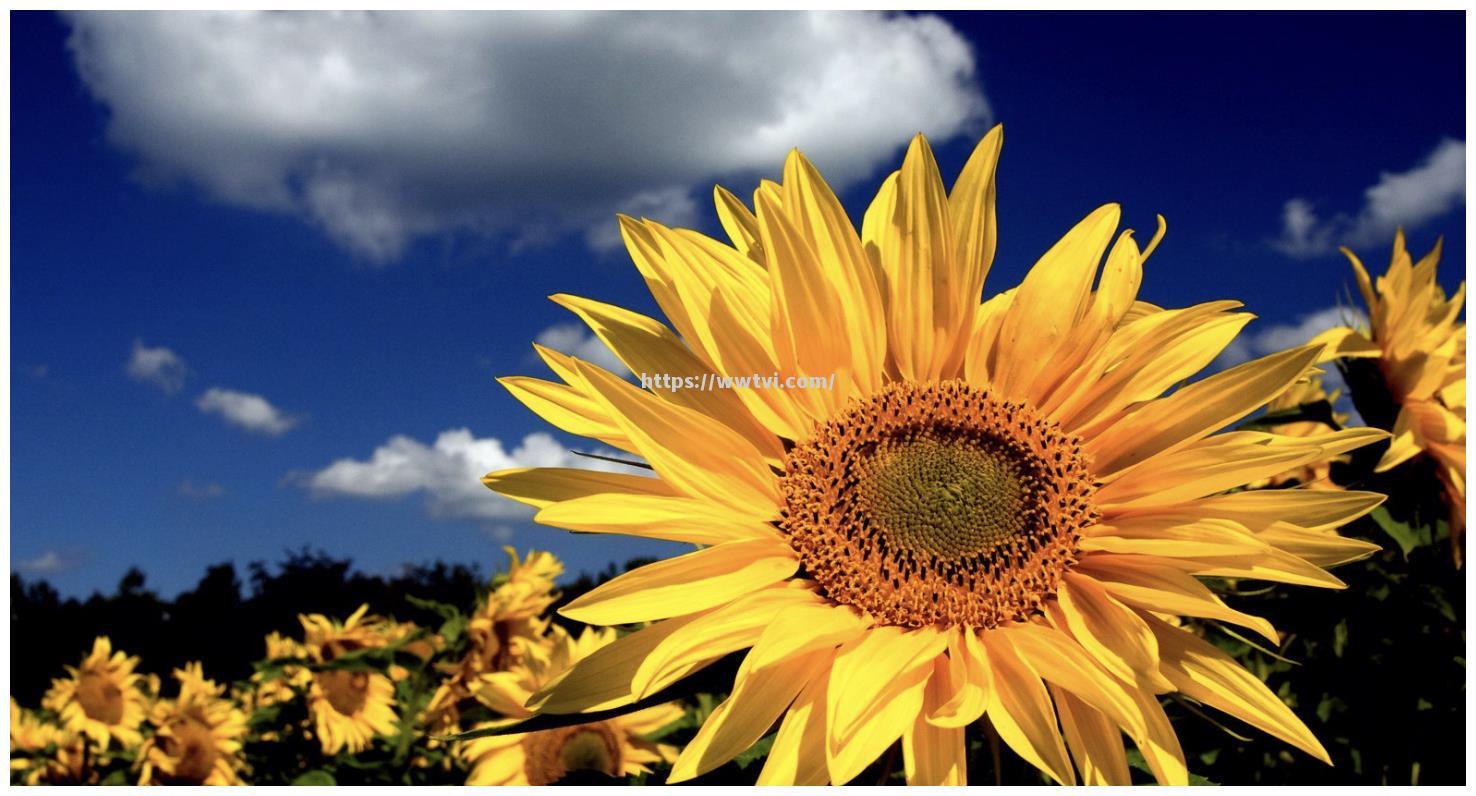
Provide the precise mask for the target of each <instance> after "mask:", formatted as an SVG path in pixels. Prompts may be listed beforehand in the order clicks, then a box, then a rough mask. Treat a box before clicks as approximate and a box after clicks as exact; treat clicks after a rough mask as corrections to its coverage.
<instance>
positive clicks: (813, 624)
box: [743, 589, 867, 668]
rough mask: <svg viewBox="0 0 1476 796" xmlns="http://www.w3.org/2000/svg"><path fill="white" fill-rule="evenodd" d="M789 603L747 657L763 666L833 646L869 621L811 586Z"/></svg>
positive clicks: (748, 663)
mask: <svg viewBox="0 0 1476 796" xmlns="http://www.w3.org/2000/svg"><path fill="white" fill-rule="evenodd" d="M801 591H802V596H799V597H796V598H795V599H794V600H792V601H790V602H789V603H787V604H786V606H785V608H784V610H783V611H782V612H781V613H779V614H778V615H777V616H775V617H773V619H772V620H771V621H770V622H769V624H768V627H767V628H765V629H764V631H763V636H762V637H761V638H760V639H759V640H758V641H757V642H756V643H755V644H754V645H753V650H752V651H750V652H749V654H748V657H747V658H745V659H744V660H743V665H744V666H745V667H749V668H762V667H764V666H769V665H771V664H774V663H777V662H779V661H783V660H786V659H788V658H792V657H794V656H796V655H802V654H806V653H809V652H812V651H814V650H817V649H833V648H835V647H836V646H838V645H841V644H845V643H847V642H849V641H852V640H854V639H856V638H857V637H859V636H860V635H861V634H863V633H865V632H866V630H867V623H866V621H865V620H864V619H863V618H862V616H861V615H860V613H858V612H857V611H856V610H855V609H853V608H850V607H847V606H843V605H835V604H833V603H830V602H829V601H827V600H824V599H823V598H821V597H820V596H819V595H817V594H815V593H814V592H813V591H810V590H808V589H804V590H801Z"/></svg>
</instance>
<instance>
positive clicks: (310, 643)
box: [298, 605, 396, 755]
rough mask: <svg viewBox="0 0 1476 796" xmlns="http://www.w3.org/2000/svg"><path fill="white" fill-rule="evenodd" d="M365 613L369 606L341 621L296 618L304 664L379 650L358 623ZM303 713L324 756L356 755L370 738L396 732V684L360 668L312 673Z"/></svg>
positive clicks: (376, 638)
mask: <svg viewBox="0 0 1476 796" xmlns="http://www.w3.org/2000/svg"><path fill="white" fill-rule="evenodd" d="M368 611H369V606H368V605H361V606H359V610H357V611H355V612H354V613H353V615H352V616H350V617H349V618H348V619H346V620H344V621H343V622H337V621H335V620H332V619H329V618H328V617H326V616H323V615H322V614H312V615H310V616H301V617H298V619H299V621H301V622H302V628H303V644H304V646H305V647H306V649H307V652H308V657H309V659H311V660H312V661H313V662H315V663H317V664H327V663H332V662H334V661H337V660H339V659H340V658H341V657H342V656H344V655H346V654H348V653H352V652H357V651H359V650H363V649H371V648H375V647H382V646H384V644H385V643H386V642H385V640H384V637H383V635H381V634H380V633H379V632H378V631H377V630H376V628H375V627H374V625H373V624H372V623H370V624H367V625H366V624H365V623H364V621H363V620H364V617H365V614H366V613H368ZM308 710H309V711H310V712H311V714H312V718H313V728H314V730H315V731H316V732H317V734H318V742H319V743H320V744H321V745H322V747H323V754H325V755H336V754H338V753H339V752H340V751H343V750H347V751H348V752H349V753H350V754H357V753H359V752H361V751H363V750H364V749H367V748H368V747H369V744H370V742H371V741H373V740H374V738H375V737H378V736H384V735H389V734H391V733H393V732H394V731H395V720H396V719H395V684H394V683H393V682H391V681H390V679H389V677H386V676H385V675H384V674H381V673H380V672H376V671H369V670H365V669H360V668H338V669H324V670H320V671H315V672H313V674H312V682H311V683H310V684H309V685H308Z"/></svg>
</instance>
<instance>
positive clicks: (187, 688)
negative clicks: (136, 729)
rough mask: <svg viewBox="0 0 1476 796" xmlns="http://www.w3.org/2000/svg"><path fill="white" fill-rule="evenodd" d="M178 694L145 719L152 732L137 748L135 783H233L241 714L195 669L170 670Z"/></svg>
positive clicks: (242, 727) (235, 782) (236, 775)
mask: <svg viewBox="0 0 1476 796" xmlns="http://www.w3.org/2000/svg"><path fill="white" fill-rule="evenodd" d="M174 678H175V680H176V681H178V683H179V695H178V696H177V697H176V698H174V699H173V700H160V701H159V702H157V703H156V704H155V705H154V708H153V710H152V712H151V714H150V716H149V721H150V723H151V724H152V725H153V726H154V734H153V736H152V737H150V738H149V739H148V740H147V741H145V742H144V744H143V747H142V748H141V749H140V750H139V756H138V769H139V784H140V785H165V784H178V785H239V784H241V778H240V771H241V769H242V768H243V767H244V762H243V761H242V760H241V759H240V751H241V744H242V741H243V739H244V738H245V736H246V714H244V713H243V712H242V711H241V709H240V708H238V707H237V706H236V705H235V704H234V703H233V702H232V701H231V700H229V699H226V698H225V696H224V695H225V692H226V688H225V686H224V685H221V684H218V683H216V682H215V681H213V680H209V679H207V678H206V677H205V675H204V671H203V669H202V667H201V665H200V664H199V663H198V662H196V663H190V664H187V665H186V666H185V667H184V668H183V669H176V670H175V671H174Z"/></svg>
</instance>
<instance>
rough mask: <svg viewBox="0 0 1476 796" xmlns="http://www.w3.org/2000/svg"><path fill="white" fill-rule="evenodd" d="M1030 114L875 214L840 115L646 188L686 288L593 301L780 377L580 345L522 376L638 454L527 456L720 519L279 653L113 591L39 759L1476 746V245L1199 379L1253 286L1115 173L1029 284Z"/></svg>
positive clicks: (543, 398) (898, 778)
mask: <svg viewBox="0 0 1476 796" xmlns="http://www.w3.org/2000/svg"><path fill="white" fill-rule="evenodd" d="M1002 144H1003V132H1002V130H1001V129H1000V128H995V129H994V130H992V131H991V132H990V133H989V134H988V135H986V136H985V137H984V138H983V139H982V140H981V141H980V142H979V143H978V146H977V148H976V149H975V150H974V152H973V155H972V157H970V158H969V160H968V162H967V163H966V164H965V166H964V167H963V170H962V172H961V173H960V174H959V175H958V176H957V178H956V180H954V181H953V182H952V185H951V188H950V187H945V184H944V182H943V177H942V175H941V174H940V173H939V169H938V166H937V164H936V162H935V161H934V158H933V154H932V151H931V149H930V147H929V144H928V142H927V141H926V140H925V139H924V138H923V137H922V136H920V135H919V136H918V137H916V138H915V139H913V140H912V142H911V144H910V146H909V147H908V148H907V151H906V155H905V158H904V160H903V162H902V163H901V164H900V168H899V169H898V170H897V171H895V172H893V173H892V174H891V176H890V177H888V178H887V179H886V180H885V181H884V182H883V183H882V184H881V185H880V186H879V188H878V190H877V193H876V196H875V199H874V201H873V202H872V203H871V205H870V207H869V208H868V209H867V211H866V212H865V214H864V216H863V217H862V218H861V219H860V224H859V226H858V225H857V224H856V223H854V222H853V221H852V220H851V219H850V218H849V217H848V216H847V214H846V212H845V211H844V209H843V207H842V206H841V203H840V201H839V200H838V199H837V198H836V196H835V194H834V193H833V192H832V191H831V189H830V188H829V187H828V186H827V184H826V182H825V181H824V179H823V178H822V177H821V176H820V174H819V172H818V170H816V168H815V167H814V166H813V165H812V164H811V163H810V162H809V161H808V160H807V159H806V158H805V157H804V156H803V155H801V154H800V153H799V152H797V151H795V152H793V153H792V154H791V155H790V156H789V158H788V159H787V160H786V161H785V162H784V164H783V169H782V180H781V181H778V182H770V181H765V182H763V183H762V184H761V185H760V186H759V187H758V189H757V190H756V191H755V192H754V195H753V200H752V202H751V203H750V202H745V201H744V200H743V199H741V198H740V197H738V196H737V195H735V194H733V193H730V192H728V191H726V190H724V189H722V188H719V189H717V191H716V194H715V200H716V213H717V216H718V218H719V220H720V221H721V224H722V227H723V228H724V230H725V231H726V232H727V234H728V238H729V241H727V242H721V241H718V240H714V239H712V238H709V237H706V236H704V235H701V234H698V233H696V232H694V231H691V230H684V229H674V228H671V227H667V226H665V225H663V224H661V223H659V222H658V221H655V220H649V219H641V220H637V219H633V218H627V217H622V218H621V228H622V232H623V235H624V241H625V244H626V248H627V250H628V251H629V253H630V256H631V259H632V260H633V261H634V263H635V265H636V268H637V271H638V273H639V277H640V278H641V279H643V280H644V281H645V283H646V285H647V286H648V287H649V288H650V291H651V293H652V295H653V296H654V298H655V299H656V302H657V304H659V305H660V308H661V310H662V312H663V314H664V315H665V322H663V321H662V320H659V319H656V318H651V317H647V316H644V315H640V314H638V313H635V312H632V311H630V310H627V309H624V308H621V307H617V306H613V305H609V304H604V303H601V302H598V301H593V300H590V299H585V298H579V297H576V296H572V295H566V294H559V295H556V296H554V297H553V299H554V301H556V302H557V303H559V304H560V305H562V306H564V307H566V308H568V309H570V310H571V311H573V312H574V313H575V314H577V315H578V316H579V317H580V318H581V319H583V320H584V321H585V322H586V323H587V324H588V325H589V327H590V329H591V331H592V332H593V333H594V334H595V335H596V336H598V338H599V339H600V340H601V341H603V343H604V344H605V345H606V346H607V347H608V348H609V349H610V350H611V351H612V352H613V353H614V354H615V355H616V356H617V357H618V358H619V359H620V360H621V361H622V362H624V363H625V364H626V365H627V366H628V367H629V369H630V370H631V371H632V372H633V373H635V374H663V375H666V376H671V377H675V378H677V379H686V378H691V377H705V376H707V375H712V374H716V375H719V376H723V377H734V376H742V375H744V374H749V373H753V374H769V373H772V374H774V375H775V377H776V379H777V382H776V384H778V385H780V386H767V385H761V384H749V385H739V386H733V387H732V388H731V389H717V390H698V389H689V390H657V389H649V390H648V389H643V388H642V387H640V386H638V385H636V384H633V383H632V382H631V381H630V380H627V379H624V378H622V377H620V376H618V375H615V374H613V373H611V372H610V371H608V370H606V369H604V368H601V367H599V366H597V365H595V364H593V363H591V362H588V361H585V360H583V359H579V358H576V357H573V356H569V355H568V354H565V353H561V352H559V351H555V350H553V349H551V348H547V347H544V346H537V347H536V348H537V351H538V354H539V356H540V357H542V359H543V361H544V362H545V363H546V364H547V365H548V366H549V368H550V370H551V371H552V372H553V373H554V374H555V375H556V376H557V380H546V379H542V378H531V377H521V376H510V377H507V378H505V379H503V380H502V383H503V384H504V386H505V387H506V388H507V389H508V390H509V391H510V392H511V393H512V395H513V396H514V397H516V398H517V399H518V400H519V401H521V402H522V403H523V404H525V405H526V406H527V407H528V408H529V409H531V410H532V411H533V412H534V413H536V414H537V415H539V416H540V417H542V418H543V419H544V420H546V421H547V422H548V423H550V424H551V425H553V426H555V427H557V428H558V429H561V430H562V431H564V432H567V433H569V434H572V435H577V436H581V437H586V438H588V439H590V440H593V441H594V443H595V444H598V445H599V446H601V448H600V450H602V451H605V452H607V453H608V455H606V453H600V454H597V455H596V456H594V457H592V458H591V459H590V462H591V466H590V468H588V469H580V468H518V469H510V470H502V471H498V472H493V473H489V474H487V475H486V476H485V478H484V479H483V483H484V484H485V485H486V486H487V487H488V488H490V489H491V490H493V491H494V492H497V493H499V494H501V495H503V496H505V497H507V498H510V499H512V500H515V501H519V502H521V503H524V504H527V505H529V506H531V507H532V508H533V509H534V510H536V512H537V514H536V516H535V520H536V521H537V522H538V523H540V524H543V525H547V526H551V527H553V528H560V529H565V530H568V531H575V532H579V533H613V534H625V535H630V536H637V537H645V538H655V539H664V540H669V541H675V542H681V543H686V544H689V545H691V546H692V551H691V552H687V553H685V554H682V555H678V556H675V557H672V558H668V559H664V560H659V561H654V562H644V563H641V564H639V565H634V566H629V567H627V568H626V571H624V572H622V573H620V574H616V573H615V572H613V571H612V572H609V573H607V574H606V575H605V576H603V577H601V578H598V579H588V578H586V579H583V580H580V581H577V582H574V583H572V584H570V583H563V585H562V586H561V583H562V581H561V578H562V577H563V575H564V567H563V565H562V563H561V562H560V561H559V559H558V558H557V557H555V556H554V555H553V554H551V553H549V552H546V551H537V550H534V551H527V552H524V553H521V554H520V553H519V552H517V551H514V550H512V549H509V550H508V553H509V556H510V560H509V562H508V564H507V566H506V569H505V570H504V571H502V572H500V573H499V574H497V575H496V576H495V577H493V578H491V579H490V581H489V582H486V583H479V584H476V585H475V586H474V587H472V593H471V594H466V595H462V596H457V595H456V594H455V593H454V590H451V591H443V592H440V593H437V594H434V595H432V594H429V593H424V594H417V593H414V591H413V589H409V588H407V589H405V590H404V591H403V593H400V594H396V595H394V596H395V598H396V599H397V600H398V602H397V605H398V606H400V607H401V608H404V609H405V611H406V614H407V615H406V616H396V615H391V613H388V612H386V611H389V610H390V609H388V608H386V607H385V606H383V605H376V604H373V603H372V601H366V602H364V603H363V604H362V605H359V607H357V609H356V610H348V611H345V612H342V613H340V614H330V613H313V612H309V611H307V610H304V611H302V612H301V613H300V615H299V616H298V618H297V622H296V624H295V625H283V626H280V627H277V628H275V629H273V630H271V631H270V632H269V633H268V634H267V635H265V637H264V638H262V639H260V641H259V643H258V641H257V639H255V638H252V639H250V642H251V643H252V644H253V645H256V653H255V655H254V656H253V657H254V661H253V662H251V663H250V666H249V668H246V667H245V664H246V661H241V662H240V664H241V668H240V669H239V671H242V672H245V674H244V676H241V677H237V676H235V675H234V674H231V675H229V676H228V675H227V674H223V673H220V672H214V671H211V670H210V668H209V667H208V666H204V665H202V663H201V662H200V661H201V660H203V654H204V653H203V651H202V653H201V655H202V657H194V658H192V657H190V652H189V650H190V642H191V637H190V634H189V633H188V632H184V633H180V634H177V637H175V638H172V639H170V640H169V641H168V642H167V643H168V644H169V645H171V646H170V648H171V650H172V652H171V659H176V660H180V661H182V663H181V665H178V666H177V667H169V670H167V671H165V670H162V669H160V668H156V666H155V665H154V663H153V662H151V661H150V660H147V659H144V658H140V657H135V656H133V655H130V654H129V650H128V649H126V648H125V647H124V646H123V645H122V644H121V643H118V642H119V639H120V638H121V637H122V636H121V635H119V634H118V633H115V632H114V630H113V629H112V628H110V627H107V626H98V627H95V628H91V627H89V628H85V632H86V633H87V634H88V635H89V636H95V640H93V641H92V643H91V646H90V647H88V648H85V649H77V650H74V651H69V653H68V654H69V655H72V657H70V658H69V660H70V661H72V662H71V663H69V664H68V665H66V666H65V667H64V668H63V669H62V670H60V671H55V672H51V673H50V674H49V677H50V678H51V679H50V682H49V685H47V686H46V687H45V688H44V694H43V695H42V696H41V697H40V699H39V701H38V702H35V703H24V704H23V703H20V702H18V701H17V700H16V699H14V698H12V701H11V725H10V726H11V776H12V781H13V782H17V783H26V784H41V783H54V784H124V783H130V784H131V783H137V784H181V783H183V784H212V785H230V784H242V783H254V784H299V785H317V784H321V785H326V784H333V783H343V784H369V783H386V784H389V783H393V784H451V783H466V784H480V785H546V784H555V783H564V784H569V783H600V784H661V783H681V782H691V783H715V784H802V785H804V784H827V783H830V784H888V783H891V784H903V783H906V784H1047V783H1052V782H1054V783H1060V784H1067V785H1070V784H1077V783H1080V784H1116V785H1122V784H1150V783H1155V782H1156V783H1160V784H1168V785H1185V784H1312V783H1321V784H1356V783H1363V784H1428V783H1458V782H1463V781H1464V779H1465V768H1464V766H1465V763H1464V760H1465V755H1464V723H1465V714H1464V702H1465V688H1466V686H1465V657H1464V656H1465V616H1464V608H1463V606H1464V603H1465V593H1464V570H1463V568H1462V567H1463V563H1464V562H1463V558H1464V531H1465V442H1466V440H1465V404H1466V395H1465V355H1466V352H1465V324H1464V321H1463V317H1464V316H1463V309H1464V306H1465V288H1464V285H1462V287H1461V288H1460V289H1458V290H1457V291H1455V293H1454V295H1450V296H1447V295H1446V293H1445V292H1444V291H1443V289H1442V288H1441V286H1440V283H1439V282H1438V281H1437V279H1436V276H1437V269H1438V267H1439V264H1440V247H1439V245H1438V244H1437V245H1436V246H1435V247H1434V249H1433V250H1431V251H1429V252H1428V253H1426V254H1424V255H1423V256H1420V257H1418V258H1416V257H1415V256H1414V255H1412V254H1411V253H1410V252H1409V251H1408V250H1407V248H1406V242H1405V240H1404V237H1403V235H1402V234H1400V235H1399V236H1398V237H1396V238H1395V239H1394V240H1393V241H1392V255H1391V257H1390V260H1389V262H1388V263H1387V264H1383V263H1380V264H1379V265H1378V266H1377V267H1374V268H1370V267H1368V266H1366V265H1365V264H1364V263H1362V262H1360V261H1359V260H1358V258H1356V257H1354V256H1353V255H1352V253H1351V252H1348V256H1349V259H1350V260H1351V267H1352V268H1351V274H1350V277H1351V282H1352V284H1353V285H1354V286H1355V288H1356V292H1354V291H1349V293H1350V298H1349V301H1348V302H1347V303H1346V309H1347V313H1346V320H1347V324H1346V325H1344V326H1339V327H1337V328H1333V329H1331V330H1328V331H1326V332H1324V333H1322V334H1319V335H1318V336H1316V337H1315V338H1314V339H1311V340H1308V341H1305V342H1304V343H1303V344H1300V345H1297V346H1295V347H1292V348H1288V349H1286V350H1283V351H1278V352H1274V353H1271V354H1268V355H1266V356H1264V357H1261V358H1259V359H1252V360H1250V361H1248V362H1245V363H1243V364H1239V365H1235V366H1233V367H1229V368H1225V369H1222V370H1218V371H1216V372H1211V373H1209V375H1202V376H1200V375H1198V374H1200V373H1201V372H1202V371H1206V370H1207V369H1210V370H1213V369H1211V368H1210V366H1211V365H1212V363H1214V362H1215V361H1216V358H1217V357H1218V356H1219V355H1220V354H1221V352H1222V351H1224V350H1225V349H1226V347H1227V346H1229V345H1230V344H1231V342H1232V341H1233V340H1234V339H1235V338H1236V336H1237V334H1239V332H1240V331H1241V330H1242V328H1243V327H1244V326H1245V324H1246V323H1247V322H1248V321H1249V320H1250V318H1251V316H1250V315H1249V314H1248V313H1245V312H1241V311H1239V308H1240V304H1239V303H1238V302H1236V301H1230V300H1222V301H1210V302H1207V303H1204V304H1199V305H1195V306H1190V307H1183V308H1166V307H1160V306H1156V305H1154V304H1151V303H1148V302H1145V301H1142V300H1140V299H1139V298H1138V294H1139V289H1140V287H1141V286H1142V285H1143V283H1144V282H1145V281H1148V280H1151V278H1152V269H1151V268H1147V267H1145V266H1146V263H1147V262H1148V261H1149V259H1150V258H1151V257H1152V256H1153V253H1154V251H1155V249H1156V248H1157V246H1158V243H1159V241H1160V240H1161V239H1162V238H1163V236H1164V234H1165V230H1166V226H1165V224H1164V222H1163V220H1162V219H1160V222H1159V228H1158V229H1157V230H1156V231H1155V233H1154V234H1153V235H1152V236H1151V237H1149V239H1148V241H1147V243H1146V245H1142V246H1140V245H1139V243H1138V242H1137V240H1136V239H1135V237H1134V234H1133V232H1132V231H1131V230H1121V231H1119V229H1118V227H1119V222H1120V215H1121V214H1120V210H1119V208H1118V207H1117V206H1116V205H1111V204H1109V205H1103V206H1102V207H1100V208H1098V209H1096V210H1094V211H1093V212H1091V213H1090V214H1088V215H1087V216H1086V217H1085V218H1084V219H1082V220H1081V221H1080V222H1079V223H1078V224H1077V225H1076V226H1075V227H1073V228H1072V229H1070V230H1069V231H1067V232H1066V233H1065V235H1064V236H1063V237H1062V238H1061V240H1060V241H1059V242H1058V243H1057V244H1056V245H1055V246H1053V247H1052V248H1050V250H1048V251H1047V252H1046V253H1045V254H1044V255H1043V256H1042V257H1041V258H1040V260H1039V261H1038V262H1037V263H1036V264H1035V266H1034V267H1033V268H1032V269H1031V270H1030V271H1029V272H1028V274H1027V275H1026V276H1025V277H1024V279H1023V280H1022V281H1021V282H1020V284H1018V285H1009V286H997V285H993V284H992V283H991V284H988V285H987V286H986V277H987V276H988V274H989V270H990V266H991V264H992V262H993V259H994V251H995V240H996V234H997V221H996V212H995V198H996V194H995V168H996V164H997V162H998V158H999V157H1000V153H1001V150H1002ZM1155 264H1157V263H1155ZM1211 287H1212V286H1211ZM1338 289H1339V286H1338V285H1330V286H1329V294H1330V295H1336V294H1337V293H1338ZM1211 292H1212V291H1211ZM981 297H987V298H985V299H984V300H983V301H982V303H981ZM668 324H669V325H668ZM798 377H806V378H819V379H825V378H831V379H832V383H833V384H834V388H833V389H829V390H807V389H790V388H787V387H785V386H783V385H784V384H789V385H793V384H795V383H796V381H794V379H797V378H798ZM786 380H789V381H786ZM800 383H803V382H802V381H801V382H800ZM596 468H598V469H596ZM564 541H565V543H566V544H570V545H577V544H579V538H578V537H577V536H575V537H570V538H567V539H565V540H564ZM15 595H16V586H15V585H14V582H13V588H12V596H13V602H16V603H17V604H19V603H21V602H24V601H22V600H17V599H15ZM21 596H22V597H24V596H25V593H24V590H22V595H21ZM381 596H382V597H383V598H384V599H389V597H388V596H387V595H381ZM350 597H352V595H350ZM365 597H366V600H367V597H368V595H365ZM458 600H460V601H458ZM356 604H357V602H356ZM411 611H413V612H414V614H415V617H416V618H415V619H414V620H413V621H412V620H411V619H409V618H408V615H409V612H411ZM96 615H101V613H98V614H96ZM17 621H19V620H18V619H17V614H16V613H15V609H14V608H13V612H12V628H13V629H14V628H15V627H16V623H17ZM118 621H120V622H126V621H127V619H126V617H124V618H121V619H119V620H118ZM202 621H209V620H204V619H202ZM213 621H216V622H223V623H229V622H230V618H229V616H220V617H213ZM121 630H122V628H119V631H120V632H121ZM17 649H18V650H19V649H21V647H19V646H18V647H17ZM15 654H23V653H21V652H17V653H15ZM37 690H38V691H39V690H41V689H37Z"/></svg>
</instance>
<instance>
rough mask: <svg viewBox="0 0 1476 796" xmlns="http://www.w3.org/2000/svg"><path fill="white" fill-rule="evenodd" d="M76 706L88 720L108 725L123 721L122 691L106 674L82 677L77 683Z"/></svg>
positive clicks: (92, 674) (95, 673)
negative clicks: (79, 706) (78, 706)
mask: <svg viewBox="0 0 1476 796" xmlns="http://www.w3.org/2000/svg"><path fill="white" fill-rule="evenodd" d="M77 704H79V705H81V706H82V712H83V713H86V714H87V718H89V719H93V720H95V721H100V722H102V723H103V724H108V725H113V724H117V723H119V722H121V721H123V689H122V688H119V687H118V684H117V683H115V682H113V680H112V678H110V677H108V676H107V675H106V674H101V673H98V672H87V673H85V674H83V675H82V677H81V678H80V679H79V680H78V682H77Z"/></svg>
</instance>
